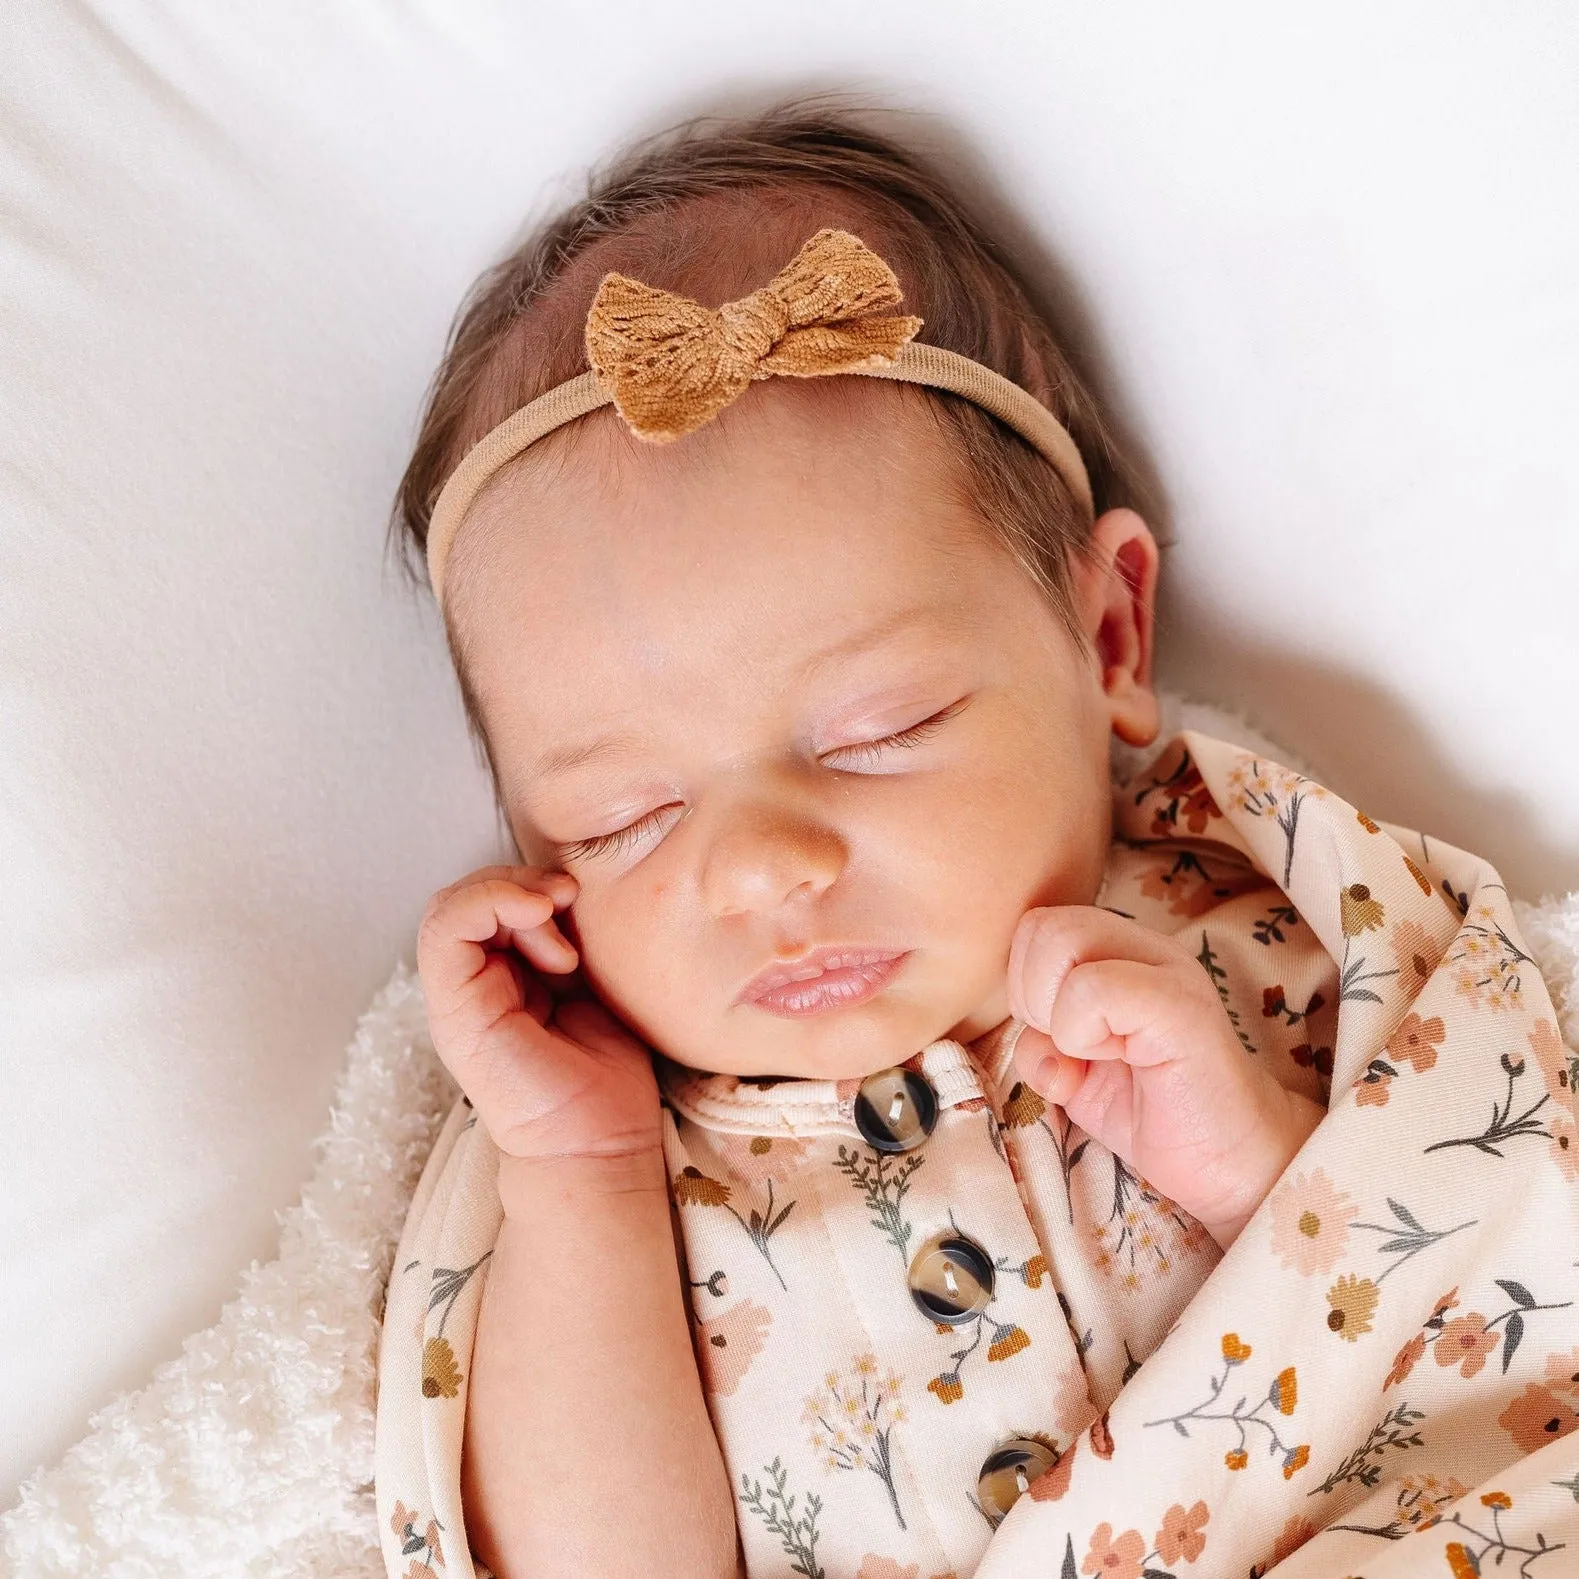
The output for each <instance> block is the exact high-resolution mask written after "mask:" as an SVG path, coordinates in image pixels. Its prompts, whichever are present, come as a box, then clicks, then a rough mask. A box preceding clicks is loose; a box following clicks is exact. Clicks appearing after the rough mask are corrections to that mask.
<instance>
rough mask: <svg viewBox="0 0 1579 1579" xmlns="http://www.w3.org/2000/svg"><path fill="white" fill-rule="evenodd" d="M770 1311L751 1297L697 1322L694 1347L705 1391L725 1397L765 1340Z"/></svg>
mask: <svg viewBox="0 0 1579 1579" xmlns="http://www.w3.org/2000/svg"><path fill="white" fill-rule="evenodd" d="M772 1325H773V1313H772V1312H771V1311H770V1310H768V1309H767V1308H766V1307H764V1306H762V1305H758V1304H756V1303H755V1302H753V1301H752V1300H749V1299H743V1300H741V1302H740V1303H739V1304H738V1305H731V1306H730V1308H729V1309H728V1310H726V1311H725V1312H724V1313H723V1315H722V1316H715V1317H713V1319H712V1320H711V1321H703V1322H699V1323H698V1324H697V1334H696V1335H697V1342H696V1351H697V1355H698V1358H699V1360H700V1362H701V1368H702V1383H703V1386H704V1388H705V1390H706V1391H707V1392H710V1393H713V1394H715V1395H716V1396H718V1397H720V1398H728V1397H729V1396H730V1395H731V1394H732V1393H733V1392H734V1390H735V1389H736V1388H737V1387H738V1386H739V1385H740V1383H741V1381H742V1380H743V1379H744V1377H745V1374H746V1372H747V1371H748V1370H750V1369H751V1362H752V1361H753V1360H754V1359H755V1358H756V1357H757V1356H758V1355H759V1354H760V1353H761V1352H762V1347H763V1345H764V1344H765V1343H766V1342H767V1341H768V1340H767V1334H768V1328H769V1327H771V1326H772Z"/></svg>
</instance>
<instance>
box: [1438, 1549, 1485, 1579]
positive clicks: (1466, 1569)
mask: <svg viewBox="0 0 1579 1579" xmlns="http://www.w3.org/2000/svg"><path fill="white" fill-rule="evenodd" d="M1442 1555H1443V1556H1444V1557H1445V1558H1447V1566H1448V1569H1449V1571H1450V1572H1451V1573H1452V1575H1453V1579H1480V1564H1479V1563H1477V1562H1476V1561H1475V1559H1474V1558H1473V1557H1471V1556H1470V1555H1469V1548H1468V1547H1467V1546H1466V1545H1465V1544H1464V1543H1463V1542H1462V1541H1449V1542H1448V1543H1447V1545H1446V1547H1444V1548H1443V1551H1442Z"/></svg>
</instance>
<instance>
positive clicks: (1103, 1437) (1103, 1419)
mask: <svg viewBox="0 0 1579 1579" xmlns="http://www.w3.org/2000/svg"><path fill="white" fill-rule="evenodd" d="M1086 1440H1087V1441H1088V1442H1089V1443H1090V1444H1091V1451H1092V1452H1093V1453H1095V1454H1096V1456H1097V1457H1098V1458H1112V1456H1113V1428H1112V1426H1110V1425H1109V1424H1108V1417H1107V1411H1106V1410H1103V1412H1102V1413H1101V1414H1100V1415H1099V1416H1098V1417H1097V1418H1096V1419H1095V1420H1093V1421H1092V1422H1091V1429H1090V1430H1089V1431H1088V1432H1087V1433H1086Z"/></svg>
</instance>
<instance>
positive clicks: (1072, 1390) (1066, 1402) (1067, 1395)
mask: <svg viewBox="0 0 1579 1579" xmlns="http://www.w3.org/2000/svg"><path fill="white" fill-rule="evenodd" d="M1057 1388H1058V1390H1057V1392H1055V1393H1054V1395H1053V1422H1054V1429H1055V1430H1056V1431H1057V1432H1058V1434H1059V1435H1060V1436H1064V1437H1074V1436H1079V1435H1080V1433H1081V1432H1082V1431H1084V1430H1085V1428H1086V1427H1087V1426H1088V1425H1089V1424H1090V1423H1091V1417H1092V1416H1093V1415H1094V1414H1095V1413H1096V1405H1095V1404H1093V1403H1092V1402H1091V1390H1090V1388H1089V1387H1088V1385H1087V1383H1086V1373H1085V1370H1084V1368H1083V1367H1082V1366H1081V1365H1079V1364H1078V1363H1076V1364H1074V1365H1066V1366H1065V1367H1064V1368H1063V1370H1062V1371H1060V1372H1059V1375H1058V1382H1057Z"/></svg>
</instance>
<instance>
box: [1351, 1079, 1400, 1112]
mask: <svg viewBox="0 0 1579 1579" xmlns="http://www.w3.org/2000/svg"><path fill="white" fill-rule="evenodd" d="M1392 1083H1393V1077H1392V1076H1391V1075H1384V1074H1381V1073H1379V1072H1378V1073H1375V1074H1369V1075H1367V1076H1366V1077H1365V1078H1364V1079H1363V1080H1358V1081H1356V1082H1355V1085H1354V1100H1355V1102H1356V1103H1357V1104H1358V1105H1359V1106H1360V1107H1386V1106H1387V1096H1388V1092H1387V1088H1388V1086H1390V1085H1391V1084H1392Z"/></svg>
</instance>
